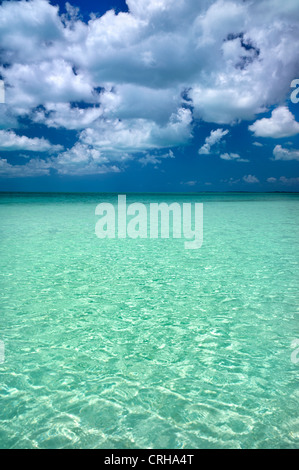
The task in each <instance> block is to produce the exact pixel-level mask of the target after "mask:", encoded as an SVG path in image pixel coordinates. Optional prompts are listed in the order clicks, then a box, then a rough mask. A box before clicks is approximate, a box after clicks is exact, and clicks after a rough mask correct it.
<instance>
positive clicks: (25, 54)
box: [0, 0, 299, 171]
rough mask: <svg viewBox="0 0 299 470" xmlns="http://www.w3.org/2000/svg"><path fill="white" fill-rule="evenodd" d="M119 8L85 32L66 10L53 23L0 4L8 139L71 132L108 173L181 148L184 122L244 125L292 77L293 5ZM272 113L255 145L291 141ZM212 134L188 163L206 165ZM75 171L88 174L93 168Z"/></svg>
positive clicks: (285, 120) (0, 122)
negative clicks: (135, 158)
mask: <svg viewBox="0 0 299 470" xmlns="http://www.w3.org/2000/svg"><path fill="white" fill-rule="evenodd" d="M127 5H128V8H129V11H128V12H126V13H124V12H121V13H119V14H115V12H114V11H112V10H111V11H108V12H106V13H105V14H104V15H102V16H99V15H92V16H91V18H90V20H89V21H88V23H87V22H83V21H82V19H80V14H78V11H77V9H75V8H72V7H71V6H70V5H69V6H68V7H67V14H66V15H61V14H60V13H59V9H58V7H56V6H53V5H51V4H50V3H48V1H46V0H29V1H25V0H21V1H10V2H2V4H1V5H0V44H1V50H0V59H1V63H2V64H5V66H4V65H2V66H0V74H1V76H2V77H3V79H4V81H5V84H6V107H5V109H4V108H3V109H1V110H0V128H2V129H12V128H17V127H19V126H21V125H22V119H20V118H26V119H27V120H29V121H30V120H31V121H30V122H31V123H38V124H42V125H45V126H47V127H51V128H64V129H67V130H73V131H78V142H77V144H78V145H82V146H84V147H82V148H84V149H86V146H87V148H88V149H89V150H88V151H87V154H88V156H89V157H90V155H91V153H90V149H94V150H96V151H98V152H100V153H101V155H102V156H103V155H105V158H107V159H108V160H109V161H110V162H111V161H113V160H117V161H121V159H123V160H124V161H126V160H128V158H129V157H128V156H129V155H130V156H132V155H134V154H138V153H139V152H145V153H146V154H148V155H154V153H153V151H155V149H164V148H167V147H175V146H180V145H186V144H188V143H189V142H190V140H191V139H192V132H193V123H194V120H196V119H198V120H203V121H206V122H212V123H215V124H216V125H223V124H228V125H230V124H235V123H238V122H239V121H240V120H244V119H245V120H253V119H256V117H257V115H258V114H260V113H262V112H265V111H267V110H268V109H269V108H270V107H272V106H279V105H280V104H281V103H283V102H284V100H285V98H286V96H287V94H288V93H289V89H290V83H291V81H292V80H293V78H294V77H295V76H298V73H299V68H298V57H297V55H298V54H297V51H298V49H299V37H298V34H297V28H298V23H299V17H298V2H297V1H296V0H287V1H286V2H284V3H283V5H281V3H279V1H278V0H273V1H271V2H269V0H259V1H256V0H252V1H250V2H247V1H246V2H245V1H244V2H240V1H237V0H202V1H200V2H198V0H188V1H186V0H177V1H176V2H173V1H172V0H127ZM269 77H271V79H269ZM277 112H279V113H280V114H279V115H277V114H276V113H275V112H274V111H273V113H272V117H271V118H270V119H268V120H266V121H267V122H265V121H264V120H258V121H256V122H255V123H254V124H253V125H252V126H251V130H252V131H253V132H254V134H255V135H256V136H274V134H276V135H275V137H278V136H286V135H295V134H296V133H297V132H298V126H299V124H298V123H296V122H295V121H294V119H293V117H292V115H291V113H290V112H289V111H288V110H287V109H286V108H285V107H282V106H280V107H279V108H277ZM269 121H270V122H269ZM278 121H280V122H278ZM276 125H277V126H278V132H276V131H275V126H276ZM217 131H218V132H220V134H217ZM214 132H216V134H215V135H214V134H212V133H211V135H210V136H209V137H208V139H206V142H205V143H204V145H203V146H202V148H201V149H200V151H199V153H201V154H208V153H210V152H211V149H212V150H213V145H217V143H219V142H220V141H221V139H222V137H223V136H224V135H226V134H227V132H228V131H223V130H222V129H217V130H216V131H214ZM221 132H222V133H225V134H221ZM264 134H266V135H264ZM217 138H218V141H217ZM209 139H210V140H209ZM213 139H216V141H215V142H213ZM40 144H41V143H40ZM78 148H79V147H78ZM78 148H76V149H78ZM223 155H226V154H223ZM227 155H229V158H228V159H230V160H234V157H233V154H227ZM64 158H65V159H66V155H64ZM74 158H75V157H74ZM238 161H241V159H239V160H238ZM84 164H85V165H86V166H88V167H89V170H88V171H91V169H92V168H95V167H94V166H93V165H97V164H96V163H91V162H90V161H89V160H88V159H87V160H86V161H85V163H84ZM66 165H67V164H65V165H64V168H66ZM70 165H71V163H70ZM102 165H103V166H102V167H101V168H102V169H105V168H107V169H109V168H110V167H109V164H108V163H105V164H104V163H102ZM104 165H106V167H105V166H104ZM97 168H98V166H97ZM60 171H64V170H62V168H60ZM65 171H66V170H65ZM70 171H74V169H72V170H70ZM78 171H79V170H78ZM80 171H81V170H80Z"/></svg>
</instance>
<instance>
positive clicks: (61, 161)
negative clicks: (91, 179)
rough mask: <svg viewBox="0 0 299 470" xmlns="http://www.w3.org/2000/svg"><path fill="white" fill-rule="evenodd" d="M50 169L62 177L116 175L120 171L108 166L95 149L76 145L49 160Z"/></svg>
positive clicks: (105, 159)
mask: <svg viewBox="0 0 299 470" xmlns="http://www.w3.org/2000/svg"><path fill="white" fill-rule="evenodd" d="M49 163H50V165H51V168H53V169H55V170H56V171H57V172H58V173H59V174H62V175H77V176H80V175H90V174H102V173H111V172H112V173H118V172H120V169H119V168H118V167H117V166H115V165H110V163H109V159H108V158H107V157H106V156H104V155H103V154H102V152H100V151H99V150H97V149H94V148H93V147H90V146H88V145H84V144H81V143H76V144H75V145H74V147H72V148H71V149H69V150H67V151H66V152H63V153H61V154H59V155H58V156H57V157H53V158H51V159H50V160H49Z"/></svg>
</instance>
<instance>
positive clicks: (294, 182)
mask: <svg viewBox="0 0 299 470" xmlns="http://www.w3.org/2000/svg"><path fill="white" fill-rule="evenodd" d="M267 182H268V183H272V184H273V183H279V184H285V185H290V186H293V185H297V184H298V183H299V177H292V178H286V177H285V176H281V177H280V178H274V177H273V176H271V177H270V178H267Z"/></svg>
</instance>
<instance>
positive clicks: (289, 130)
mask: <svg viewBox="0 0 299 470" xmlns="http://www.w3.org/2000/svg"><path fill="white" fill-rule="evenodd" d="M249 130H250V131H252V132H253V133H254V135H255V136H256V137H272V138H273V139H278V138H281V137H290V136H293V135H296V134H298V133H299V122H296V121H295V117H294V115H293V114H292V113H291V112H290V111H289V110H288V108H287V107H286V106H280V107H279V108H276V109H274V110H273V111H272V116H271V117H270V118H263V119H260V120H258V121H255V123H253V124H252V125H251V126H249Z"/></svg>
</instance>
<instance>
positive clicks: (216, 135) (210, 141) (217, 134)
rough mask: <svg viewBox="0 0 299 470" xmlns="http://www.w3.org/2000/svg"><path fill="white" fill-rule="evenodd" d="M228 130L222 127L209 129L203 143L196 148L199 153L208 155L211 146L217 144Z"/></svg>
mask: <svg viewBox="0 0 299 470" xmlns="http://www.w3.org/2000/svg"><path fill="white" fill-rule="evenodd" d="M228 132H229V131H228V130H225V131H224V130H223V129H216V130H215V131H211V133H210V135H209V137H207V138H206V140H205V143H204V145H203V146H202V147H201V148H200V149H199V150H198V153H199V154H200V155H202V154H203V155H209V154H210V153H212V152H211V147H213V146H214V145H216V144H218V143H219V142H220V141H221V139H222V137H224V136H225V135H227V134H228Z"/></svg>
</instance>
